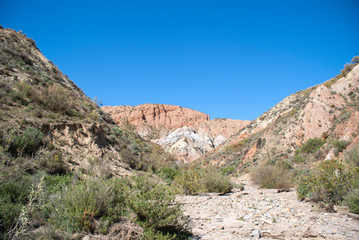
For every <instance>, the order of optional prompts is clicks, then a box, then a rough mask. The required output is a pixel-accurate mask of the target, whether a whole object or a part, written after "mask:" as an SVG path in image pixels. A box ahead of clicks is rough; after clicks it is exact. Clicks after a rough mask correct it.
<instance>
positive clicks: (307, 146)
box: [300, 138, 325, 153]
mask: <svg viewBox="0 0 359 240" xmlns="http://www.w3.org/2000/svg"><path fill="white" fill-rule="evenodd" d="M324 143H325V142H324V141H323V140H322V139H320V138H311V139H308V140H307V141H306V142H305V143H304V144H303V146H302V147H301V148H300V152H302V153H315V152H316V151H318V150H319V149H320V148H321V147H322V146H323V144H324Z"/></svg>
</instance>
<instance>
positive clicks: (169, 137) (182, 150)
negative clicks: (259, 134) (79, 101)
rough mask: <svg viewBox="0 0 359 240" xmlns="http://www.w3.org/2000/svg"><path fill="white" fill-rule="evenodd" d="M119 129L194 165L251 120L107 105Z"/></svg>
mask: <svg viewBox="0 0 359 240" xmlns="http://www.w3.org/2000/svg"><path fill="white" fill-rule="evenodd" d="M102 110H103V111H105V112H106V113H109V114H110V115H111V117H112V118H113V119H115V121H116V122H117V123H118V124H119V126H121V127H123V128H126V129H129V130H131V131H134V132H135V133H137V134H139V135H140V136H141V137H143V138H145V139H148V140H151V141H153V142H155V143H158V144H159V145H161V146H163V147H164V148H165V150H166V151H168V152H170V153H171V154H173V155H174V156H176V158H177V159H178V160H181V161H182V162H192V161H195V159H197V158H199V157H200V156H202V155H203V154H205V153H207V152H209V151H211V150H213V149H214V148H216V147H218V146H219V145H220V144H222V143H223V142H224V141H226V140H227V139H228V138H229V137H230V136H231V135H232V134H233V133H235V132H237V131H239V130H240V129H242V128H243V127H244V126H246V125H248V124H249V123H250V121H242V120H232V119H214V120H210V118H209V116H208V115H207V114H204V113H201V112H199V111H195V110H192V109H188V108H183V107H181V106H174V105H165V104H143V105H138V106H135V107H132V106H114V107H111V106H104V107H102Z"/></svg>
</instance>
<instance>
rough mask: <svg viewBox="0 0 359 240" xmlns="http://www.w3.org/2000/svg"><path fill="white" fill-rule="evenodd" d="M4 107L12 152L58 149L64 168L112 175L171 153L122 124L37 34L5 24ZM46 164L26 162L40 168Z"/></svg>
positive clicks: (4, 136) (4, 134) (1, 124)
mask: <svg viewBox="0 0 359 240" xmlns="http://www.w3.org/2000/svg"><path fill="white" fill-rule="evenodd" d="M0 109H1V115H0V143H1V146H2V151H4V152H6V153H9V154H10V158H17V157H21V156H28V157H31V156H35V155H36V156H37V155H39V156H40V155H41V156H48V155H51V156H53V155H56V156H59V157H58V158H59V159H60V160H59V161H60V162H61V164H63V167H64V168H69V169H70V170H81V171H83V172H87V171H99V173H98V174H102V173H100V172H101V171H102V172H105V173H103V174H110V175H111V174H115V175H123V174H128V171H130V170H131V169H130V168H135V169H136V168H146V167H148V166H149V165H153V163H150V162H154V161H155V160H156V159H158V161H162V160H163V161H169V159H170V157H169V156H168V154H166V153H165V152H164V151H163V150H162V149H161V148H160V147H159V146H158V145H156V144H153V143H150V142H146V141H143V140H142V139H141V138H140V137H139V136H137V135H135V134H133V133H130V132H127V131H124V130H123V129H120V128H118V127H117V125H116V124H115V122H114V121H113V120H112V119H111V117H110V116H108V115H107V114H105V113H104V112H103V111H102V110H101V109H100V108H99V107H98V106H97V105H96V104H95V103H94V102H93V101H92V100H91V99H90V98H88V97H87V96H86V95H85V94H84V93H83V92H82V90H81V89H79V88H78V87H77V86H76V85H75V84H74V83H73V82H72V81H71V80H70V79H69V78H68V77H67V76H66V75H63V74H62V73H61V72H60V70H59V69H58V68H57V67H56V66H55V65H54V64H53V63H52V62H51V61H49V60H47V59H46V58H45V57H44V56H43V54H42V53H41V52H40V51H39V49H38V48H37V47H36V44H35V42H34V41H33V40H31V39H29V38H27V37H26V36H25V35H24V34H22V33H18V32H16V31H14V30H11V29H3V28H1V29H0ZM31 141H35V142H34V143H31ZM28 142H30V143H31V144H30V143H28ZM144 149H145V150H144ZM50 158H51V157H50ZM37 159H38V158H37ZM48 161H50V162H51V161H52V160H48ZM156 161H157V160H156ZM10 162H11V161H10ZM25 162H26V161H25ZM146 162H147V163H148V164H145V163H146ZM44 164H45V163H36V164H35V165H31V166H27V168H31V169H28V170H29V171H37V170H41V169H45V168H47V167H45V166H43V165H44ZM47 164H48V165H49V164H50V165H51V164H53V163H47ZM10 165H11V164H10ZM45 165H46V164H45ZM139 165H141V167H139ZM45 170H46V169H45Z"/></svg>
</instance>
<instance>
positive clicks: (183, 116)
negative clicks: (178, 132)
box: [102, 104, 209, 139]
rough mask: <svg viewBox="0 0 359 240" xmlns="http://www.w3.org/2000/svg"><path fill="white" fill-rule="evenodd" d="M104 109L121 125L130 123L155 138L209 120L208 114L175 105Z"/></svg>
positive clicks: (146, 105) (146, 135) (149, 136)
mask: <svg viewBox="0 0 359 240" xmlns="http://www.w3.org/2000/svg"><path fill="white" fill-rule="evenodd" d="M102 110H103V111H105V112H107V113H109V114H110V115H111V117H112V118H113V119H115V120H116V121H117V123H119V124H120V125H124V124H130V125H132V126H134V127H135V128H136V132H137V133H138V134H139V135H140V136H141V137H143V138H148V139H155V138H158V137H161V136H163V135H166V134H168V133H169V132H170V131H172V130H174V129H177V128H181V127H184V126H187V127H191V126H193V125H195V124H198V123H202V122H205V121H208V120H209V116H208V115H207V114H204V113H201V112H198V111H195V110H192V109H188V108H183V107H180V106H174V105H165V104H143V105H138V106H136V107H131V106H115V107H111V106H104V107H102Z"/></svg>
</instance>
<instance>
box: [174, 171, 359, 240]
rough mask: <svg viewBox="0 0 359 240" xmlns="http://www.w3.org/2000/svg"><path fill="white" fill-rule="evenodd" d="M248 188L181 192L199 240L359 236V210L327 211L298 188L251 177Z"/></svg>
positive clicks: (247, 180)
mask: <svg viewBox="0 0 359 240" xmlns="http://www.w3.org/2000/svg"><path fill="white" fill-rule="evenodd" d="M241 182H242V183H244V184H245V189H244V190H243V191H240V190H239V189H235V190H234V192H232V193H229V194H226V195H223V196H220V195H218V194H213V193H210V194H204V195H199V196H184V195H181V196H177V201H178V202H180V203H182V209H183V211H184V213H185V214H186V215H188V216H189V217H190V219H191V226H192V229H193V233H194V234H195V238H194V239H203V240H205V239H208V240H210V239H213V240H222V239H228V240H230V239H259V238H260V239H359V220H358V217H359V216H358V215H354V214H348V213H347V210H346V209H345V208H339V209H338V212H337V213H326V212H323V211H322V210H320V209H318V207H316V206H315V205H313V204H312V203H310V202H301V201H298V200H297V197H296V192H295V190H294V189H292V190H291V191H289V192H281V193H278V191H277V190H274V189H260V188H258V187H257V186H256V185H254V184H253V183H252V182H251V181H250V180H249V179H248V177H244V178H242V179H241Z"/></svg>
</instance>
